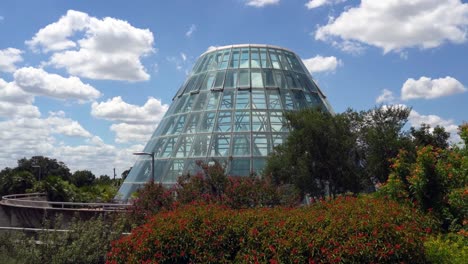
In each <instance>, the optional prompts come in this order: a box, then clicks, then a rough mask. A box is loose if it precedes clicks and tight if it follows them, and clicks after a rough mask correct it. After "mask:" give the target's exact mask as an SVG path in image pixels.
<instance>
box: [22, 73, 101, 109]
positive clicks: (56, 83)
mask: <svg viewBox="0 0 468 264" xmlns="http://www.w3.org/2000/svg"><path fill="white" fill-rule="evenodd" d="M14 78H15V83H16V85H18V86H19V87H20V88H21V89H23V90H24V91H26V92H29V93H32V94H36V95H43V96H49V97H52V98H57V99H76V100H79V101H80V102H84V101H90V100H93V99H97V98H98V97H100V96H101V93H100V92H99V91H98V90H96V89H95V88H94V87H93V86H91V85H89V84H85V83H83V82H81V80H80V79H79V78H78V77H74V76H71V77H68V78H64V77H62V76H60V75H57V74H51V73H47V72H45V71H44V70H43V69H37V68H32V67H26V68H21V69H19V70H17V71H16V72H15V73H14Z"/></svg>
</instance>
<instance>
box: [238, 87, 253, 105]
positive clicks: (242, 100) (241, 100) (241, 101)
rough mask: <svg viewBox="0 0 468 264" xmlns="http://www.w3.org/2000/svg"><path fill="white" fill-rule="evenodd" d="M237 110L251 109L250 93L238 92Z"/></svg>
mask: <svg viewBox="0 0 468 264" xmlns="http://www.w3.org/2000/svg"><path fill="white" fill-rule="evenodd" d="M236 109H250V91H241V90H238V91H237V98H236Z"/></svg>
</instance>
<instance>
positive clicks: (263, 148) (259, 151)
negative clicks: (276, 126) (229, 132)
mask: <svg viewBox="0 0 468 264" xmlns="http://www.w3.org/2000/svg"><path fill="white" fill-rule="evenodd" d="M252 148H253V155H254V156H268V153H270V152H271V142H270V140H269V137H268V136H267V135H266V134H253V144H252Z"/></svg>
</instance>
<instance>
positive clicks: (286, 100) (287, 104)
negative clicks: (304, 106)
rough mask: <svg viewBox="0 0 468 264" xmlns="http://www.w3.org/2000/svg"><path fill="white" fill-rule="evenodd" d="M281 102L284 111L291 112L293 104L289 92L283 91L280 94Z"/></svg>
mask: <svg viewBox="0 0 468 264" xmlns="http://www.w3.org/2000/svg"><path fill="white" fill-rule="evenodd" d="M281 100H282V101H283V105H284V109H286V110H293V109H294V102H293V99H292V96H291V92H289V91H287V90H286V91H283V92H282V93H281Z"/></svg>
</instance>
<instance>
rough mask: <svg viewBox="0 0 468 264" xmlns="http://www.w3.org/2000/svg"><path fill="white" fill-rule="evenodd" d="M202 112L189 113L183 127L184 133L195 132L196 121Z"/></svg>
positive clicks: (197, 121)
mask: <svg viewBox="0 0 468 264" xmlns="http://www.w3.org/2000/svg"><path fill="white" fill-rule="evenodd" d="M201 115H202V113H193V114H192V115H190V117H189V119H188V121H187V126H186V127H185V131H184V133H187V134H192V133H197V127H198V123H199V121H200V117H201Z"/></svg>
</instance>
